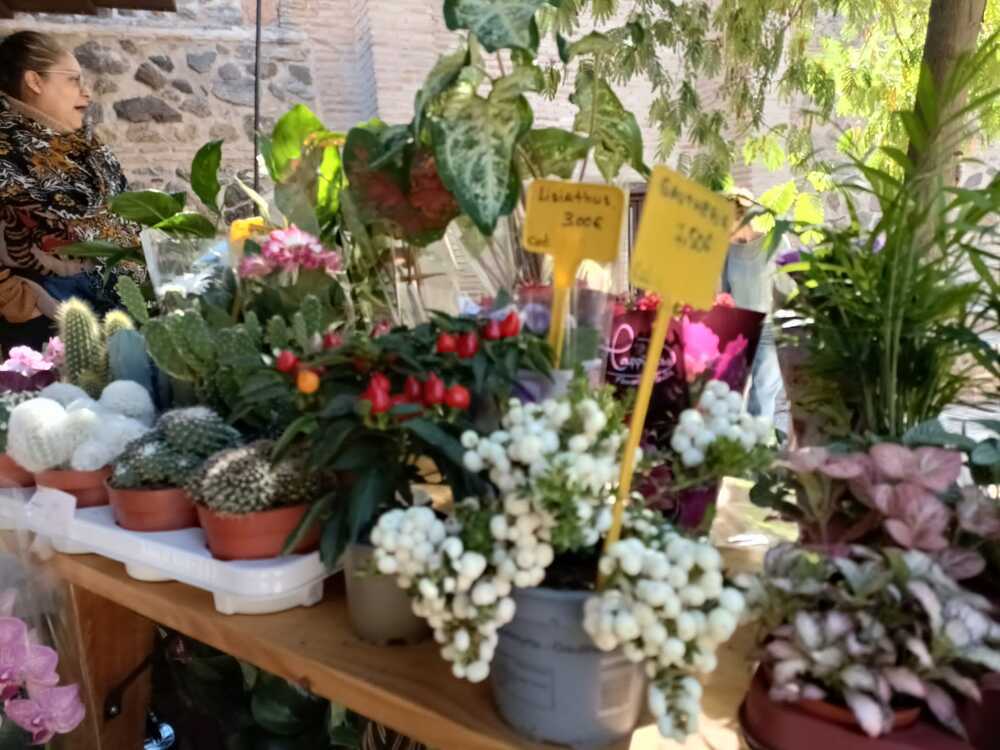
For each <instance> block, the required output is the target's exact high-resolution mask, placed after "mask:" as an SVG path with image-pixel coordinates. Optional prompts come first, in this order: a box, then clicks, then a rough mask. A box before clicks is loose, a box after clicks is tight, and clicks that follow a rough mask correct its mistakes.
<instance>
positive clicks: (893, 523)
mask: <svg viewBox="0 0 1000 750" xmlns="http://www.w3.org/2000/svg"><path fill="white" fill-rule="evenodd" d="M885 530H886V531H887V532H889V536H890V537H892V540H893V541H894V542H896V544H898V545H899V546H900V547H906V548H907V549H909V548H911V547H912V546H913V530H912V529H911V528H910V527H909V526H907V525H906V524H905V523H904V522H903V521H900V520H898V519H896V518H890V519H889V520H887V521H886V522H885Z"/></svg>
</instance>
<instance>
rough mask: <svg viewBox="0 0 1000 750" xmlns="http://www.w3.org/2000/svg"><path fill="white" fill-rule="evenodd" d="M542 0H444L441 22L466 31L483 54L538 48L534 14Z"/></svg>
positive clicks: (454, 29) (543, 2) (453, 29)
mask: <svg viewBox="0 0 1000 750" xmlns="http://www.w3.org/2000/svg"><path fill="white" fill-rule="evenodd" d="M544 4H545V0H445V3H444V20H445V23H446V24H447V25H448V28H449V29H451V30H452V31H456V30H458V29H468V30H469V31H471V32H472V33H473V34H475V35H476V38H477V39H478V40H479V42H480V43H481V44H482V45H483V48H484V49H486V51H487V52H496V51H497V50H500V49H518V48H519V49H526V50H529V51H531V52H534V51H535V50H536V49H538V24H537V23H536V22H535V13H536V12H537V11H538V9H539V8H541V7H542V5H544Z"/></svg>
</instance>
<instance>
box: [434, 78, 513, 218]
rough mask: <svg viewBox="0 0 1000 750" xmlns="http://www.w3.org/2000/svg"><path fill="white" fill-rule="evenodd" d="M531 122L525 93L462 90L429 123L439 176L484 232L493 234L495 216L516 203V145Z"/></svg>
mask: <svg viewBox="0 0 1000 750" xmlns="http://www.w3.org/2000/svg"><path fill="white" fill-rule="evenodd" d="M531 121H532V113H531V107H530V106H528V102H527V101H526V100H525V99H524V97H522V96H514V97H504V96H496V95H493V94H491V95H490V97H489V98H488V99H484V98H482V97H480V96H477V95H475V94H472V93H458V92H456V93H455V94H454V95H453V96H451V97H450V98H449V99H448V100H447V102H446V103H445V106H444V107H443V109H442V112H441V114H440V115H439V116H436V117H434V119H433V120H432V121H431V135H432V138H433V141H434V153H435V155H436V157H437V166H438V171H439V172H440V174H441V179H442V180H443V181H444V184H445V185H446V186H447V187H448V189H449V190H450V191H451V192H452V193H453V194H454V196H455V198H456V200H457V201H458V204H459V206H460V207H461V209H462V211H464V212H465V213H466V214H468V216H469V218H471V219H472V220H473V221H474V222H475V224H476V226H477V227H478V228H479V231H481V232H482V233H483V234H485V235H492V234H493V230H494V229H495V228H496V224H497V220H498V219H499V218H500V217H501V216H505V215H506V214H509V213H510V212H511V211H512V210H513V209H514V206H515V205H516V203H517V196H518V188H519V183H518V179H517V172H516V170H515V168H514V149H515V147H516V145H517V141H518V139H520V138H521V136H523V135H524V134H525V133H526V132H527V131H528V130H529V129H530V128H531Z"/></svg>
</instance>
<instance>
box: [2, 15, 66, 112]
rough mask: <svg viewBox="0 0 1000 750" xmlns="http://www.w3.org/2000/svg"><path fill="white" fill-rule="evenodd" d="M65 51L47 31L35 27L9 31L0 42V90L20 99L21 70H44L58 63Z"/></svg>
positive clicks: (22, 81) (39, 71) (25, 71)
mask: <svg viewBox="0 0 1000 750" xmlns="http://www.w3.org/2000/svg"><path fill="white" fill-rule="evenodd" d="M65 52H66V50H65V49H63V47H62V45H60V44H59V42H57V41H56V40H55V38H54V37H51V36H49V35H48V34H40V33H39V32H37V31H18V32H17V33H15V34H11V35H10V36H8V37H6V38H5V39H4V40H3V41H2V42H0V91H2V92H3V93H5V94H7V95H8V96H12V97H14V98H15V99H21V98H22V91H21V87H22V86H23V85H24V74H25V73H27V72H28V71H29V70H34V71H36V72H38V73H44V72H45V71H46V70H48V69H50V68H52V67H53V66H54V65H56V64H58V62H59V58H60V57H62V56H63V55H64V54H65Z"/></svg>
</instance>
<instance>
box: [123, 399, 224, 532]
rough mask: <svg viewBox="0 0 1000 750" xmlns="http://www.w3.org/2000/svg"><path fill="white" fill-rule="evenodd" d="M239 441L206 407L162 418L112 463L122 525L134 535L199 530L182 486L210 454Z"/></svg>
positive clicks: (185, 409)
mask: <svg viewBox="0 0 1000 750" xmlns="http://www.w3.org/2000/svg"><path fill="white" fill-rule="evenodd" d="M241 442H242V437H241V436H240V433H239V432H238V431H237V430H235V429H234V428H232V427H230V426H229V425H228V424H226V423H225V421H223V419H222V418H221V417H220V416H219V415H218V414H216V413H215V412H214V411H212V410H211V409H209V408H208V407H204V406H192V407H188V408H184V409H174V410H173V411H168V412H165V413H164V414H162V415H161V416H160V418H159V419H158V420H157V422H156V424H155V425H154V427H153V429H152V430H150V431H149V432H147V433H146V434H145V435H143V436H142V437H140V438H139V439H137V440H134V441H133V442H131V443H129V444H128V446H127V447H126V448H125V451H124V452H123V453H122V454H121V455H120V456H119V457H118V458H117V459H116V460H115V461H114V463H113V464H112V471H111V477H110V479H109V480H108V496H109V498H110V500H111V507H112V509H113V510H114V514H115V520H116V521H117V522H118V525H119V526H121V527H122V528H124V529H128V530H130V531H172V530H174V529H183V528H187V527H189V526H197V525H198V514H197V513H196V512H195V508H194V504H193V503H192V501H191V498H190V497H189V496H188V493H187V490H185V489H184V483H185V482H186V481H187V480H188V478H189V477H190V476H191V474H192V473H193V472H195V471H197V470H198V468H199V467H200V466H201V465H202V464H203V463H204V462H205V461H206V460H207V459H208V458H209V457H210V456H211V455H212V454H214V453H217V452H218V451H221V450H225V449H227V448H233V447H235V446H237V445H239V444H240V443H241Z"/></svg>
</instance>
